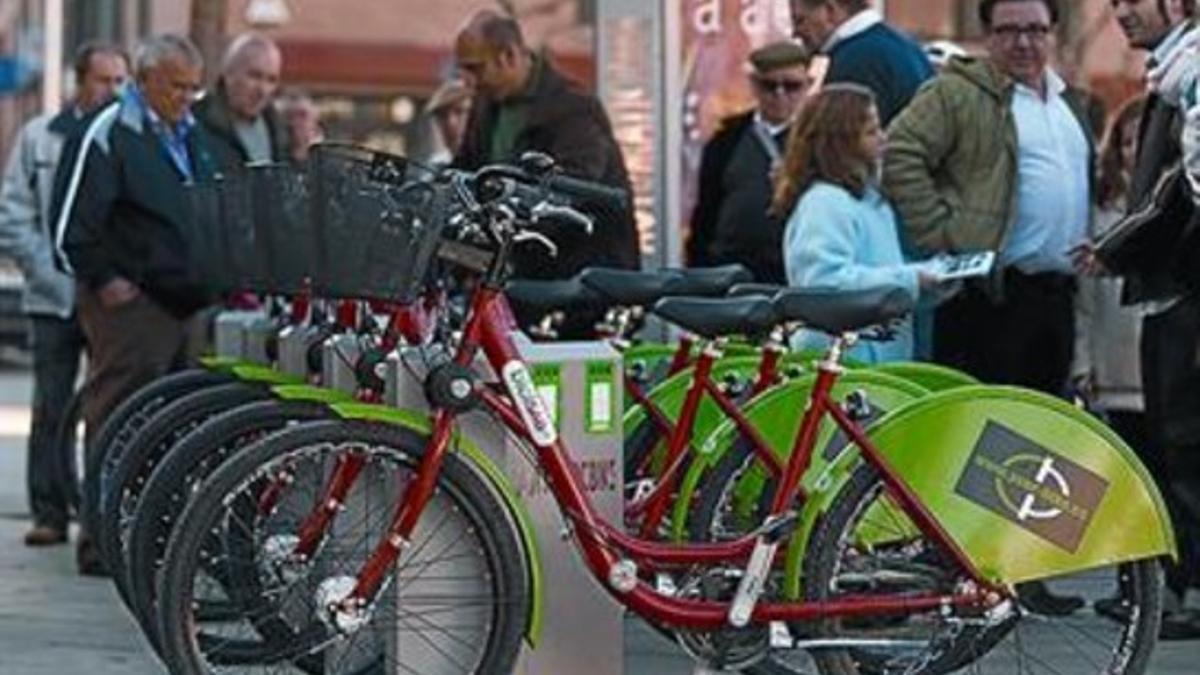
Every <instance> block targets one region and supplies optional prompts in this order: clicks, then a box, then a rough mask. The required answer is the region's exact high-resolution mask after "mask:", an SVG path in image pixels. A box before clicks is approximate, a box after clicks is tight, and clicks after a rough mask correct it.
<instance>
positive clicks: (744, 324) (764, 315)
mask: <svg viewBox="0 0 1200 675" xmlns="http://www.w3.org/2000/svg"><path fill="white" fill-rule="evenodd" d="M654 313H655V314H657V315H658V316H660V317H662V318H663V319H666V320H667V321H670V322H671V323H673V324H675V325H677V326H679V327H681V328H684V329H687V330H689V331H691V332H692V333H695V334H696V335H700V336H702V337H706V338H717V337H723V336H726V335H761V334H763V333H766V332H768V331H770V330H771V329H772V328H774V327H775V326H776V324H778V323H779V320H778V317H777V316H776V314H775V308H774V303H773V302H772V301H771V299H770V298H768V297H767V296H764V295H752V296H745V297H740V298H663V299H662V300H659V301H658V303H657V304H655V305H654Z"/></svg>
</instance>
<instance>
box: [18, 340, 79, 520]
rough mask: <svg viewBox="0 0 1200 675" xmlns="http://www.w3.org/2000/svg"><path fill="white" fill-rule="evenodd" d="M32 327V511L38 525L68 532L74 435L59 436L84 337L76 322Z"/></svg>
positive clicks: (29, 475) (29, 468)
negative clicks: (63, 437)
mask: <svg viewBox="0 0 1200 675" xmlns="http://www.w3.org/2000/svg"><path fill="white" fill-rule="evenodd" d="M31 323H32V326H33V423H32V424H31V427H30V430H29V455H28V461H27V462H26V486H27V489H28V494H29V510H30V512H31V513H32V514H33V522H34V524H35V525H43V526H47V527H53V528H56V529H60V530H63V531H65V530H66V528H67V521H68V519H69V517H70V509H71V505H72V504H73V503H74V502H75V491H76V486H75V476H76V473H75V452H74V449H75V444H74V442H73V440H74V439H73V437H72V436H71V435H70V434H68V437H67V438H65V439H61V438H59V433H58V432H59V428H60V427H61V426H62V424H63V420H64V418H65V417H66V415H67V412H68V410H67V409H68V402H69V401H70V400H71V394H72V392H74V390H75V378H76V376H77V375H78V374H79V357H80V355H81V354H82V353H83V348H84V338H83V331H82V330H80V328H79V323H78V322H77V321H76V320H75V319H74V317H72V318H70V319H60V318H58V317H54V316H33V317H31ZM72 431H73V430H72ZM60 441H62V443H61V445H59V442H60Z"/></svg>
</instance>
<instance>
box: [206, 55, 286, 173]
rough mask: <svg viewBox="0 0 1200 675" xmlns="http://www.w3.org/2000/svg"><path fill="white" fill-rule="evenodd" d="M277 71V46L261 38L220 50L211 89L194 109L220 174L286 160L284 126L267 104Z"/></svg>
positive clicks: (279, 63) (280, 62)
mask: <svg viewBox="0 0 1200 675" xmlns="http://www.w3.org/2000/svg"><path fill="white" fill-rule="evenodd" d="M282 70H283V56H282V55H281V54H280V52H279V47H278V46H277V45H276V44H275V43H274V42H273V41H272V40H271V39H270V38H268V37H266V36H265V35H260V34H258V33H243V34H242V35H239V36H238V37H236V38H234V40H233V42H232V43H230V45H229V48H228V49H227V50H225V56H224V58H223V59H222V60H221V77H220V79H219V80H218V81H217V86H216V88H215V89H214V90H213V91H212V92H210V93H209V94H208V95H206V96H205V97H204V98H203V99H202V100H201V101H200V102H199V103H197V104H196V108H195V114H196V119H198V120H199V121H200V123H201V124H203V125H204V129H205V131H207V132H208V133H209V135H210V136H211V137H212V150H213V152H214V153H215V154H216V156H217V158H218V160H219V161H220V163H221V168H222V169H223V170H225V171H230V170H234V169H237V168H238V167H241V166H244V165H245V164H248V163H252V162H286V161H289V160H290V159H291V148H290V142H289V139H288V130H287V127H286V125H285V124H284V123H283V120H281V119H280V117H279V114H278V113H277V112H276V111H275V108H274V107H273V105H272V104H273V102H274V100H275V94H276V92H277V91H278V89H279V77H280V72H281V71H282Z"/></svg>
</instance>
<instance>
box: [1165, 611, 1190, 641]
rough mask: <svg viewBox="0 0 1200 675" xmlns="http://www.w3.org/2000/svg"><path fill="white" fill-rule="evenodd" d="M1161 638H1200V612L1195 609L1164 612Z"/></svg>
mask: <svg viewBox="0 0 1200 675" xmlns="http://www.w3.org/2000/svg"><path fill="white" fill-rule="evenodd" d="M1158 638H1159V639H1160V640H1200V613H1197V612H1196V610H1193V609H1181V610H1179V611H1176V612H1163V615H1162V625H1161V626H1160V627H1159V629H1158Z"/></svg>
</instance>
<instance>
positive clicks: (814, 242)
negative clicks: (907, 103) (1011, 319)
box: [773, 84, 936, 363]
mask: <svg viewBox="0 0 1200 675" xmlns="http://www.w3.org/2000/svg"><path fill="white" fill-rule="evenodd" d="M886 142H887V136H886V134H885V133H884V131H883V129H882V127H881V126H880V123H879V113H878V111H877V110H876V108H875V100H874V97H873V96H872V94H871V92H870V91H869V90H867V89H865V88H862V87H860V86H857V85H851V84H836V85H831V86H829V87H826V88H825V89H823V90H822V91H821V92H819V93H817V94H815V95H813V96H812V97H810V98H809V100H808V101H806V102H805V104H804V107H803V108H802V109H801V111H800V114H799V116H798V117H797V119H796V122H795V123H794V124H793V126H792V136H791V139H790V140H789V142H788V154H787V158H786V159H785V161H784V166H783V172H782V174H781V176H780V178H779V180H778V182H777V185H776V194H775V202H774V205H773V208H774V210H775V211H776V212H777V213H788V212H790V213H791V217H790V218H789V220H788V223H787V229H786V231H785V233H784V238H783V247H784V250H783V258H784V267H785V269H786V271H787V279H788V284H789V285H791V286H793V287H797V288H808V289H813V290H818V289H819V290H843V291H862V290H873V289H879V288H886V287H898V288H902V289H904V290H905V291H907V292H908V293H909V294H910V295H911V296H912V298H913V300H914V302H915V301H916V300H917V298H918V296H919V295H920V293H921V291H922V289H927V288H932V287H933V286H934V285H935V284H936V279H935V276H934V275H933V274H932V273H931V272H928V271H926V268H925V266H923V265H920V264H911V263H906V262H905V261H904V257H903V254H902V253H901V250H900V235H899V230H898V228H897V224H896V215H895V212H894V211H893V210H892V207H891V205H890V204H888V202H887V200H886V199H885V198H884V197H883V195H882V194H880V192H879V190H878V187H877V185H878V178H877V177H878V175H879V166H880V160H881V158H882V156H883V150H884V146H885V144H886ZM795 342H796V343H797V344H795V345H794V346H796V347H797V348H822V347H825V346H827V345H828V344H829V338H828V337H827V336H824V335H822V334H820V333H817V332H815V331H802V332H801V333H800V334H799V335H798V336H797V338H796V340H795ZM850 356H851V357H852V358H855V359H858V360H860V361H863V362H866V363H881V362H884V361H899V360H909V359H911V358H912V357H913V330H912V321H911V319H908V320H905V321H904V322H903V323H902V324H900V325H899V326H897V327H896V335H895V338H894V339H893V340H891V341H888V342H871V341H864V342H860V343H859V345H858V347H856V348H855V349H854V350H853V351H852V352H851V353H850Z"/></svg>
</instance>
